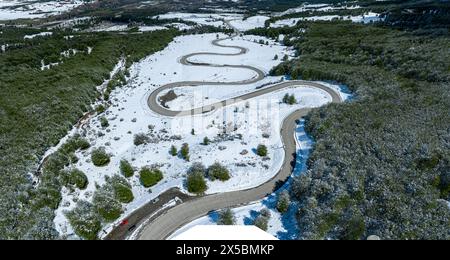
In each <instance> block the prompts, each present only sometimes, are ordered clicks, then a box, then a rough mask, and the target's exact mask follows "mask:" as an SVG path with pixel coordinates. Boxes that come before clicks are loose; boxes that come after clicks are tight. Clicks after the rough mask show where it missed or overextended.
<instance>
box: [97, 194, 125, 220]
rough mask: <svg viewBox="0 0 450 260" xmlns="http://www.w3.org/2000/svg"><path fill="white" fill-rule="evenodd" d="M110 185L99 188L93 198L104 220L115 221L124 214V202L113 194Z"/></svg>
mask: <svg viewBox="0 0 450 260" xmlns="http://www.w3.org/2000/svg"><path fill="white" fill-rule="evenodd" d="M112 194H113V193H112V191H111V190H110V188H109V187H101V188H100V189H98V190H97V191H96V192H95V194H94V198H93V204H94V207H95V210H96V211H97V213H98V215H99V216H100V217H101V219H102V222H107V223H109V222H113V221H115V220H116V219H118V218H119V217H120V215H121V214H122V212H123V211H122V204H120V202H119V201H118V200H116V199H115V197H114V196H112Z"/></svg>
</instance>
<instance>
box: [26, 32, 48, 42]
mask: <svg viewBox="0 0 450 260" xmlns="http://www.w3.org/2000/svg"><path fill="white" fill-rule="evenodd" d="M51 35H53V32H41V33H37V34H32V35H25V36H24V37H23V38H24V39H25V40H31V39H34V38H36V37H46V36H51Z"/></svg>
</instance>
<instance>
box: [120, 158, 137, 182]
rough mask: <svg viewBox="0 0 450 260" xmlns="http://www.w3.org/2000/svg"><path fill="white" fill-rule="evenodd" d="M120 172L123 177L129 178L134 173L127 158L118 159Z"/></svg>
mask: <svg viewBox="0 0 450 260" xmlns="http://www.w3.org/2000/svg"><path fill="white" fill-rule="evenodd" d="M120 173H121V174H122V175H123V176H124V177H125V178H130V177H132V176H133V175H134V169H133V166H132V165H131V164H130V163H129V162H128V161H127V160H121V161H120Z"/></svg>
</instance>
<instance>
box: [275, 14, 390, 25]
mask: <svg viewBox="0 0 450 260" xmlns="http://www.w3.org/2000/svg"><path fill="white" fill-rule="evenodd" d="M331 20H344V21H352V22H354V23H372V22H379V21H381V20H382V18H381V17H380V15H379V14H377V13H373V12H368V13H366V14H364V15H355V16H339V15H322V16H310V17H302V18H289V19H283V20H278V21H276V22H275V23H272V24H271V25H270V27H274V28H278V27H284V26H295V25H296V24H297V23H298V22H299V21H331Z"/></svg>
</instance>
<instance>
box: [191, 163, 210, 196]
mask: <svg viewBox="0 0 450 260" xmlns="http://www.w3.org/2000/svg"><path fill="white" fill-rule="evenodd" d="M205 173H206V169H205V167H204V166H203V165H202V164H200V163H194V164H193V165H192V166H191V168H189V170H188V173H187V180H186V186H187V188H188V191H189V192H191V193H195V194H199V195H201V194H204V193H205V191H206V190H207V189H208V185H207V184H206V180H205Z"/></svg>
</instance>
